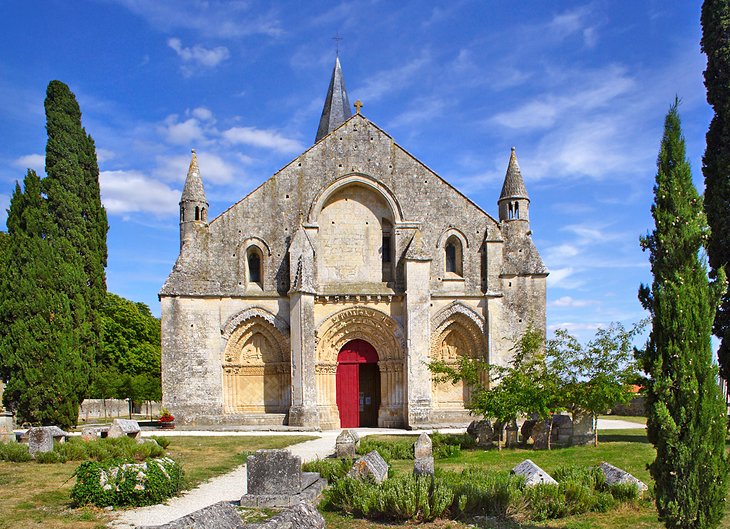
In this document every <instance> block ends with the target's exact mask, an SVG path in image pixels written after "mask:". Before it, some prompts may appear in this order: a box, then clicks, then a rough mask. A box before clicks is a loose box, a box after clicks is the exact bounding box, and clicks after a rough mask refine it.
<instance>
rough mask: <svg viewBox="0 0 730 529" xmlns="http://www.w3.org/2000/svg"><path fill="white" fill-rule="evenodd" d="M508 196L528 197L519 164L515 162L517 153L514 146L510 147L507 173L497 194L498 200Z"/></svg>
mask: <svg viewBox="0 0 730 529" xmlns="http://www.w3.org/2000/svg"><path fill="white" fill-rule="evenodd" d="M508 198H526V199H528V200H529V199H530V197H529V196H528V194H527V188H526V187H525V181H524V180H523V179H522V172H521V171H520V165H519V164H518V163H517V154H515V148H514V147H512V153H511V154H510V156H509V165H507V174H506V175H505V177H504V184H503V185H502V193H501V194H500V195H499V200H505V199H508Z"/></svg>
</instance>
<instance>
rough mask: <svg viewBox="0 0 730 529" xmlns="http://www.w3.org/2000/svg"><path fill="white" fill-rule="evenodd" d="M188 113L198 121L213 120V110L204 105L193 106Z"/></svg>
mask: <svg viewBox="0 0 730 529" xmlns="http://www.w3.org/2000/svg"><path fill="white" fill-rule="evenodd" d="M190 113H191V114H192V115H193V117H196V118H198V119H199V120H200V121H214V119H213V112H211V111H210V110H209V109H207V108H205V107H198V108H194V109H193V110H191V111H190Z"/></svg>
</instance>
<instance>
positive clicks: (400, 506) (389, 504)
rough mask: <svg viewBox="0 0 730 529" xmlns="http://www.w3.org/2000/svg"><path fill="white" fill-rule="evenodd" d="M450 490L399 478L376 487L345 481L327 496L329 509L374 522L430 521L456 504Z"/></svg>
mask: <svg viewBox="0 0 730 529" xmlns="http://www.w3.org/2000/svg"><path fill="white" fill-rule="evenodd" d="M453 500H454V494H453V492H452V491H451V489H450V488H449V487H448V486H446V485H444V484H443V483H440V482H439V481H438V480H437V479H435V478H431V477H428V476H419V477H416V476H413V475H410V474H407V475H399V476H396V477H394V478H392V479H388V480H386V481H384V482H383V483H382V484H381V485H377V484H375V483H373V482H371V481H359V480H356V479H352V478H347V477H346V478H344V479H340V480H339V481H336V482H335V484H334V485H333V486H332V487H331V488H330V490H329V491H328V492H327V500H326V505H327V506H329V507H330V508H335V509H337V510H341V511H343V512H346V513H348V514H352V515H354V516H361V517H364V518H368V519H373V520H380V519H382V520H398V521H402V520H415V521H430V520H433V519H435V518H438V517H440V516H442V515H443V514H444V513H445V512H446V510H447V509H448V508H449V506H450V505H451V504H452V503H453Z"/></svg>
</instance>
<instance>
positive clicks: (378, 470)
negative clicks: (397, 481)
mask: <svg viewBox="0 0 730 529" xmlns="http://www.w3.org/2000/svg"><path fill="white" fill-rule="evenodd" d="M347 475H348V476H350V477H351V478H355V479H367V478H369V477H372V478H373V480H374V481H375V483H382V482H383V481H385V480H386V479H388V463H386V462H385V459H383V458H382V456H381V455H380V454H379V453H378V451H377V450H373V451H372V452H368V453H367V454H365V455H364V456H362V457H361V458H360V459H358V460H357V461H355V463H354V464H353V465H352V468H351V469H350V471H349V472H348V473H347Z"/></svg>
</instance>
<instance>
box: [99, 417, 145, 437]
mask: <svg viewBox="0 0 730 529" xmlns="http://www.w3.org/2000/svg"><path fill="white" fill-rule="evenodd" d="M107 436H108V437H110V438H116V437H125V436H126V437H131V438H132V439H138V438H140V437H141V436H142V430H140V428H139V423H138V422H137V421H133V420H131V419H114V422H112V425H111V427H110V428H109V433H108V434H107Z"/></svg>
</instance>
